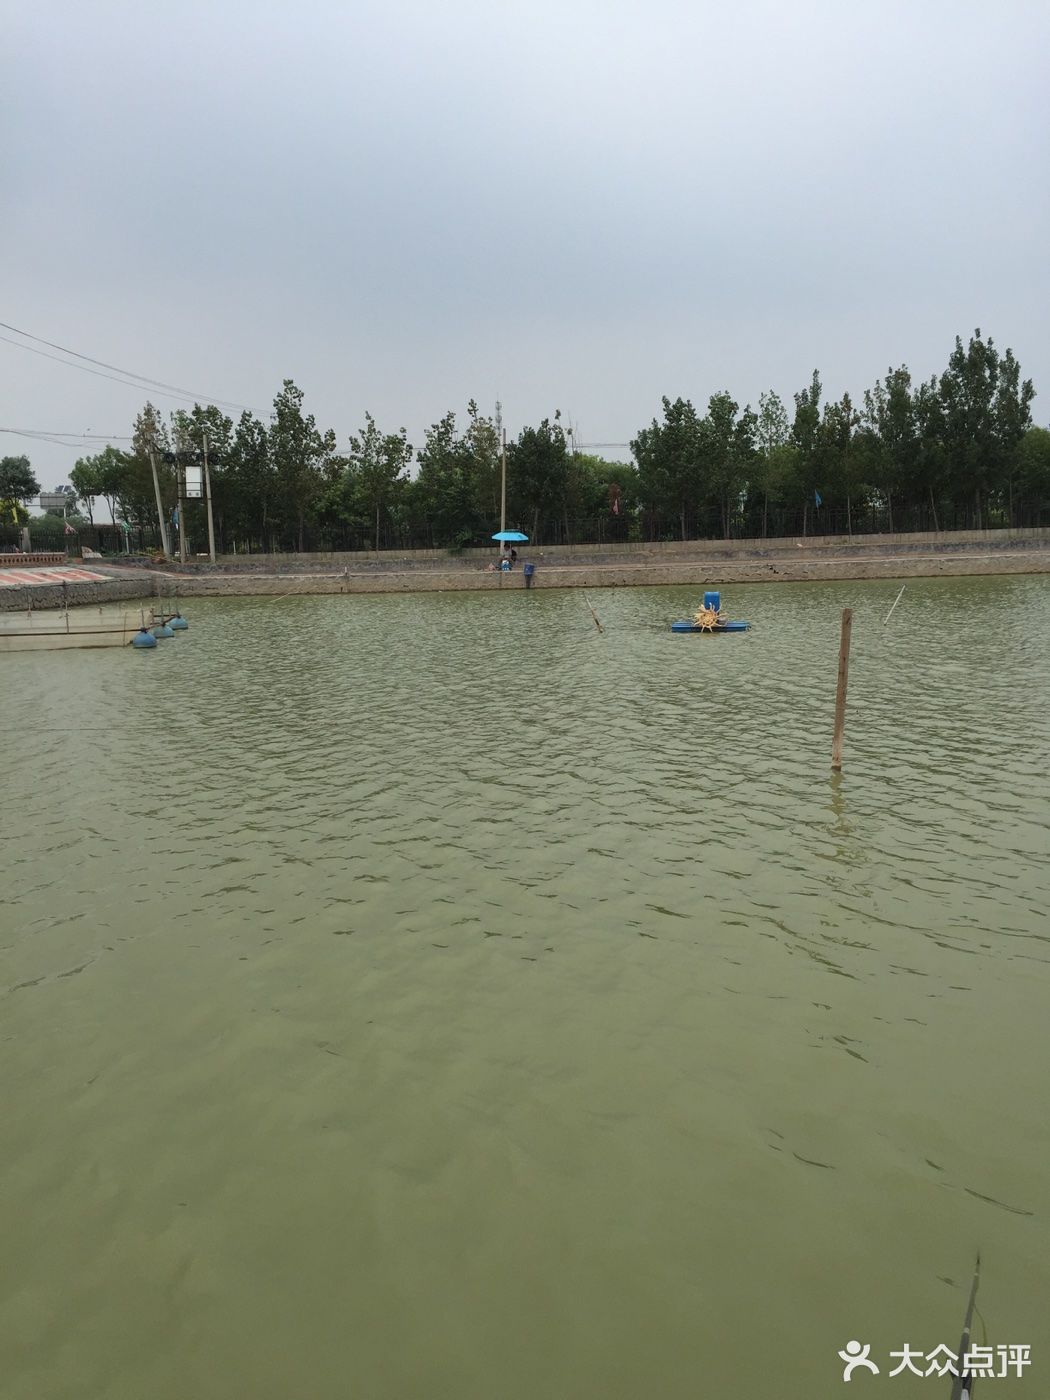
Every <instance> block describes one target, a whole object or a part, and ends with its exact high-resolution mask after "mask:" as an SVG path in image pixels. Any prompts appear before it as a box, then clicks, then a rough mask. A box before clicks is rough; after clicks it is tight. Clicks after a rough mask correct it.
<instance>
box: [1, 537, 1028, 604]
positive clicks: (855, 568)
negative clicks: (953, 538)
mask: <svg viewBox="0 0 1050 1400" xmlns="http://www.w3.org/2000/svg"><path fill="white" fill-rule="evenodd" d="M1045 573H1050V548H1044V549H1041V550H1040V549H1036V548H1032V547H1025V546H1024V545H1019V546H1018V547H1017V548H1015V549H1014V550H1007V549H1004V548H993V549H985V550H982V549H978V548H975V547H974V546H973V545H971V546H970V548H969V549H958V550H951V551H934V550H928V552H927V553H925V554H920V553H918V552H916V551H908V552H905V553H903V554H898V555H893V556H887V555H878V556H873V555H868V556H867V557H861V556H858V555H856V554H854V555H852V556H842V555H839V554H837V553H830V554H826V555H824V556H819V555H815V554H811V553H809V552H808V551H807V552H805V553H803V552H802V551H801V550H799V551H797V552H796V553H795V554H794V555H792V554H788V553H785V554H781V555H778V556H777V557H775V558H772V559H770V558H765V559H747V558H736V559H711V558H707V559H678V560H673V559H672V560H664V561H662V562H653V561H645V562H635V561H628V560H624V561H623V562H619V563H615V564H610V563H607V562H597V561H596V562H594V563H590V564H574V565H562V566H557V565H543V564H540V565H538V566H537V569H536V573H535V576H534V578H533V587H534V588H619V587H660V586H665V585H668V584H688V585H696V586H698V587H699V586H704V587H709V586H715V587H721V586H723V585H726V584H732V583H789V582H807V581H808V582H819V581H823V580H843V579H904V578H924V577H927V578H937V577H965V576H968V575H982V574H1045ZM524 584H525V580H524V576H523V574H522V571H521V568H520V567H519V568H518V569H516V570H514V571H513V572H511V573H509V574H503V573H489V572H487V571H486V570H485V569H481V568H478V566H477V565H474V566H472V567H471V566H466V567H462V566H461V567H460V568H447V569H443V570H438V569H418V568H415V569H414V568H408V569H403V570H393V569H384V570H381V571H377V572H374V573H357V572H355V573H350V572H349V571H347V572H346V573H327V574H325V573H320V572H317V573H312V574H310V573H305V572H301V571H297V572H294V573H269V574H261V573H255V572H250V573H249V572H246V573H241V572H235V573H220V572H213V571H211V570H207V571H203V570H202V571H200V572H193V573H189V572H187V573H162V572H160V571H151V572H149V573H147V572H140V573H137V574H135V575H129V576H127V577H123V578H121V577H114V578H111V579H107V580H104V581H100V582H98V583H76V584H69V585H68V586H67V588H66V589H64V590H63V589H62V588H61V586H59V585H41V586H34V587H32V588H31V589H30V588H3V589H0V611H8V612H14V611H20V610H22V609H24V608H26V607H27V606H28V600H29V595H30V594H31V595H32V605H33V607H34V608H60V607H62V606H63V603H65V602H66V601H68V603H69V604H70V606H78V605H84V604H93V605H95V606H98V605H99V604H100V603H105V602H117V601H120V600H129V601H130V600H132V599H134V600H143V601H145V602H146V603H147V604H148V603H150V602H151V601H152V600H153V599H154V598H157V597H160V598H171V597H174V596H176V595H177V596H178V597H179V598H202V597H231V598H232V597H252V596H261V597H264V596H270V597H288V596H290V595H292V594H311V593H428V592H463V591H475V590H477V591H492V590H497V591H502V590H505V589H520V588H523V587H524Z"/></svg>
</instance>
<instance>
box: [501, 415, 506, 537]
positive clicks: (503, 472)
mask: <svg viewBox="0 0 1050 1400" xmlns="http://www.w3.org/2000/svg"><path fill="white" fill-rule="evenodd" d="M502 437H503V441H502V443H501V446H500V454H499V460H500V493H499V532H500V534H501V535H502V534H503V532H504V531H505V530H506V528H507V430H506V428H504V429H503V430H502ZM506 547H507V546H506V544H505V543H503V542H502V541H501V543H500V549H501V550H503V549H506Z"/></svg>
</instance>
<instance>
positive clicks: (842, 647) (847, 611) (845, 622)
mask: <svg viewBox="0 0 1050 1400" xmlns="http://www.w3.org/2000/svg"><path fill="white" fill-rule="evenodd" d="M852 631H853V609H852V608H843V609H842V635H841V637H840V638H839V679H838V686H837V687H836V689H835V734H834V737H833V739H832V741H831V767H832V770H833V771H834V772H836V773H838V772H841V770H842V736H843V733H844V732H845V728H846V686H847V684H848V683H849V644H850V634H851V633H852Z"/></svg>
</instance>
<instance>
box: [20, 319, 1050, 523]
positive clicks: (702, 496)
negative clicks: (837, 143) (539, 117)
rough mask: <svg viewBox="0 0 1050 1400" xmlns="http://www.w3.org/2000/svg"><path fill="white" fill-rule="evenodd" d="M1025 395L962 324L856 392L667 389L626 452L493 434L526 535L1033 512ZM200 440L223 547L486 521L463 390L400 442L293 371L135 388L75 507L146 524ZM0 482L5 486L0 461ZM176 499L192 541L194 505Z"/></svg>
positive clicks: (552, 431) (76, 471)
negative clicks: (165, 389)
mask: <svg viewBox="0 0 1050 1400" xmlns="http://www.w3.org/2000/svg"><path fill="white" fill-rule="evenodd" d="M1033 398H1034V389H1033V386H1032V382H1031V380H1030V379H1023V378H1022V376H1021V370H1020V366H1019V364H1018V362H1017V359H1016V358H1015V356H1014V355H1013V353H1012V351H1010V350H1009V349H1008V350H1006V351H1005V352H1000V351H999V349H998V348H997V346H996V345H995V342H994V341H993V340H992V339H991V338H990V337H989V338H985V337H983V336H982V334H981V332H980V330H977V331H975V333H974V334H973V336H971V337H970V339H969V342H968V343H967V344H966V345H964V344H963V342H962V340H961V339H960V338H956V341H955V346H954V349H953V350H952V353H951V355H950V357H949V360H948V364H947V367H946V369H945V370H944V372H943V373H942V374H940V375H934V376H932V377H931V378H930V379H928V380H924V381H920V382H918V383H916V382H914V381H913V379H912V376H911V374H910V372H909V370H908V368H907V366H905V365H902V366H900V367H899V368H897V369H892V368H891V369H889V370H888V371H887V373H886V375H885V376H884V378H882V379H880V380H878V381H876V383H875V384H874V386H873V387H872V388H870V389H868V390H866V391H865V392H864V394H863V395H862V397H861V398H860V399H859V400H854V399H853V398H852V397H851V395H849V394H848V393H847V394H843V396H842V397H841V398H840V399H837V400H832V401H827V400H825V399H824V397H823V389H822V383H821V377H820V375H819V373H817V372H814V374H813V376H812V378H811V380H810V382H809V383H808V384H807V385H806V386H805V387H804V388H802V389H800V390H799V391H798V393H796V394H795V395H794V401H793V404H791V405H790V406H788V405H785V403H784V402H783V401H782V400H781V399H780V397H779V396H778V395H777V394H776V393H775V392H773V391H772V390H770V391H768V392H766V393H763V394H761V395H760V397H759V400H758V404H757V406H756V407H755V408H752V407H751V405H750V404H745V405H744V406H743V407H741V406H740V405H739V404H738V402H737V401H736V400H735V399H734V398H733V397H732V396H731V395H730V394H729V393H728V392H727V391H724V390H723V391H719V392H717V393H714V394H712V395H711V396H710V398H709V399H708V402H707V404H706V407H705V408H703V409H702V410H700V409H698V408H696V407H695V406H694V404H693V403H692V401H691V400H689V399H683V398H677V399H675V400H673V401H672V400H671V399H669V398H664V399H663V401H662V413H661V414H660V416H658V417H654V418H653V419H652V420H651V422H650V423H649V424H648V425H647V426H646V427H643V428H641V429H640V430H639V431H638V433H637V434H636V435H635V437H634V438H633V439H632V441H631V443H630V448H631V453H632V461H631V462H629V463H627V462H623V463H621V462H613V461H608V460H606V459H604V458H602V457H599V456H593V455H590V454H588V453H586V452H581V451H577V450H576V449H575V443H574V439H573V435H572V434H571V432H569V431H567V430H566V427H565V425H564V424H563V423H562V421H561V415H560V414H559V413H558V412H554V413H553V414H552V415H551V416H550V417H548V418H545V419H543V421H542V422H541V423H539V424H538V425H537V426H530V427H526V428H523V429H522V431H521V432H520V433H519V434H518V436H517V438H516V439H515V440H514V441H511V442H508V443H507V445H506V456H507V523H508V525H509V526H513V527H516V528H520V529H522V530H523V531H524V532H525V533H526V534H528V535H529V537H530V539H532V540H533V541H534V542H535V543H537V544H553V543H583V542H587V541H592V540H595V541H599V542H601V541H606V540H608V541H614V540H628V539H638V540H659V539H690V538H700V537H718V538H725V539H730V538H740V537H764V536H766V535H778V534H803V535H804V534H811V533H821V534H823V533H846V532H852V531H853V530H855V529H856V530H867V529H888V530H905V529H933V530H941V529H955V528H977V529H980V528H987V527H990V526H997V525H998V526H1009V525H1020V524H1043V523H1047V522H1048V521H1050V432H1048V431H1047V430H1046V429H1044V428H1040V427H1034V426H1033V424H1032V414H1031V405H1032V400H1033ZM205 447H206V448H207V453H208V460H209V468H210V475H211V483H212V497H213V506H214V514H215V523H216V534H217V536H218V541H219V548H220V549H221V550H226V551H228V550H230V549H238V550H264V551H266V550H303V549H310V548H349V549H355V548H356V549H379V548H414V547H415V548H418V547H438V548H449V549H453V550H455V549H460V548H463V547H466V546H470V545H476V544H482V543H485V542H487V541H488V539H489V538H490V536H491V535H492V533H493V531H494V530H496V529H498V528H499V519H500V481H501V460H500V459H501V448H502V441H501V430H500V424H499V420H498V418H497V417H493V416H487V415H485V414H483V413H482V412H481V411H480V410H479V409H478V406H477V404H476V403H475V402H473V401H471V402H470V403H469V404H468V406H467V410H466V414H465V415H463V416H462V417H457V415H456V413H455V412H453V411H450V412H448V413H446V414H445V416H444V417H443V418H442V419H441V420H440V421H439V422H437V423H435V424H433V425H432V426H431V427H430V428H428V429H427V431H426V433H425V434H424V441H423V444H422V446H421V447H420V448H419V449H418V451H416V450H415V449H414V448H413V446H412V444H410V443H409V441H408V439H407V434H406V432H405V429H404V428H399V429H398V430H396V431H385V430H383V429H381V428H380V427H379V425H378V424H377V423H376V422H375V420H374V419H373V418H372V416H371V415H370V414H366V415H365V422H364V425H363V426H362V427H361V429H360V430H359V431H358V432H357V433H355V434H354V435H352V436H351V438H350V440H349V443H348V444H347V445H346V447H345V448H343V449H340V447H339V445H338V443H337V439H336V435H335V433H334V432H333V431H332V430H330V429H328V430H324V429H321V428H319V427H318V426H317V424H316V422H315V420H314V417H313V415H312V414H308V413H307V412H306V411H305V408H304V396H303V392H302V390H301V389H299V388H298V387H297V386H296V384H295V383H294V382H293V381H291V380H285V381H284V384H283V385H282V388H281V391H280V392H279V393H278V395H277V397H276V398H275V399H274V403H273V409H272V412H271V414H270V417H269V421H268V422H265V423H264V422H263V421H261V420H260V419H259V418H257V417H256V416H255V415H253V414H251V413H248V412H245V413H243V414H242V415H241V417H240V419H239V420H238V421H237V422H236V423H234V422H233V420H232V419H230V418H229V417H227V416H226V415H225V414H223V413H222V412H221V411H220V410H219V409H217V408H215V407H214V406H204V407H202V406H200V405H197V406H195V407H194V408H193V410H192V411H189V412H186V411H182V410H180V411H178V412H176V413H173V414H171V415H170V416H169V417H168V418H167V419H165V418H164V417H163V416H162V415H161V414H160V413H159V411H158V410H157V409H156V408H155V407H154V406H153V405H152V404H146V406H145V407H144V408H143V410H142V412H141V413H140V414H139V415H138V417H137V418H136V420H135V424H134V427H133V432H132V438H131V445H130V448H129V449H127V450H124V449H118V448H116V447H114V446H107V447H106V448H105V449H104V450H103V451H101V452H99V453H98V454H96V455H95V456H91V457H85V458H82V459H80V460H79V461H78V462H77V463H76V465H75V466H74V467H73V469H72V471H71V472H70V481H71V483H72V485H73V488H74V490H75V491H76V493H77V496H78V497H79V499H80V501H82V502H83V503H84V507H85V509H86V511H87V514H88V519H89V521H90V520H91V518H92V516H93V513H94V508H95V502H97V501H98V500H99V499H100V498H101V499H104V500H105V501H106V502H107V504H108V506H109V510H110V513H111V516H112V518H113V520H115V521H123V522H126V523H127V524H128V525H129V526H131V527H135V528H137V529H140V530H147V531H149V530H151V529H154V528H155V527H156V524H157V504H156V492H155V487H154V478H153V470H154V465H155V466H156V469H157V475H158V480H159V484H160V491H161V498H162V506H163V509H164V511H165V514H166V515H170V512H171V511H172V509H173V507H174V505H175V501H176V496H177V488H176V472H177V469H178V467H177V463H178V461H180V460H183V461H184V460H186V458H187V455H188V454H189V455H193V454H200V453H202V451H203V450H204V448H205ZM4 461H5V462H15V461H19V462H23V463H25V469H26V470H27V471H28V467H29V464H28V462H26V460H25V459H24V458H22V459H4ZM413 463H414V464H415V468H416V470H415V472H414V474H413V473H412V472H411V470H410V469H411V467H412V466H413ZM16 475H17V474H16ZM30 476H31V473H30ZM25 484H26V483H25V480H24V474H23V477H22V479H21V487H22V488H24V486H25ZM33 484H34V485H35V482H34V483H33ZM14 485H15V487H16V488H17V485H18V483H17V482H16V483H14ZM7 487H8V488H11V487H12V482H8V483H7ZM5 494H8V495H11V494H15V495H17V489H16V490H14V491H13V492H12V491H11V490H7V491H5V478H4V474H3V467H2V466H0V500H2V498H3V497H4V496H5ZM24 499H25V496H24V494H23V500H24ZM9 503H10V502H9ZM187 509H188V512H189V514H188V517H187V523H188V528H189V530H190V531H191V532H192V533H193V534H195V535H196V538H197V540H198V541H199V540H200V538H201V532H202V531H203V529H204V525H203V515H202V507H201V505H200V504H199V503H191V504H190V505H189V506H188V508H187Z"/></svg>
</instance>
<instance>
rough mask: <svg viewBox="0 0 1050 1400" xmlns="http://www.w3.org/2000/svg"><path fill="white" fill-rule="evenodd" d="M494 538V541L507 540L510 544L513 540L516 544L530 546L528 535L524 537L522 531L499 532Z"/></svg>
mask: <svg viewBox="0 0 1050 1400" xmlns="http://www.w3.org/2000/svg"><path fill="white" fill-rule="evenodd" d="M492 538H493V539H494V540H506V541H508V542H509V541H511V540H513V541H514V543H515V544H528V542H529V537H528V535H523V534H522V533H521V531H520V530H498V531H497V532H496V534H494V535H493V536H492Z"/></svg>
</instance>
